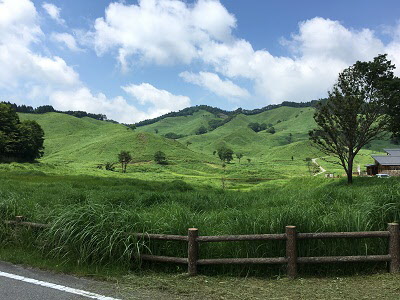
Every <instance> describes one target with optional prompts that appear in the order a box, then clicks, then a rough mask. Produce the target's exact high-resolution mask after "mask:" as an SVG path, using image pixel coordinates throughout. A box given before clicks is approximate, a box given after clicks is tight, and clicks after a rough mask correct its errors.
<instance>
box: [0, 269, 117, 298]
mask: <svg viewBox="0 0 400 300" xmlns="http://www.w3.org/2000/svg"><path fill="white" fill-rule="evenodd" d="M0 299H1V300H54V299H57V300H58V299H60V300H64V299H65V300H71V299H72V300H75V299H101V300H114V299H122V298H121V295H120V293H119V292H118V288H117V287H116V286H115V285H112V284H109V283H106V282H99V281H95V280H90V279H86V278H79V277H74V276H70V275H65V274H59V273H53V272H48V271H42V270H37V269H33V268H25V267H21V266H16V265H13V264H10V263H6V262H1V261H0Z"/></svg>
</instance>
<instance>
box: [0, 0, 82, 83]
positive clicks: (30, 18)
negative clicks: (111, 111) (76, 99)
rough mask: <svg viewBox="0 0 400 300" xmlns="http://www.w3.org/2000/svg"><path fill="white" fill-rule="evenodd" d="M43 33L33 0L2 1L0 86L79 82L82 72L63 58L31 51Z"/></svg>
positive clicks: (0, 9)
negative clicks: (31, 0)
mask: <svg viewBox="0 0 400 300" xmlns="http://www.w3.org/2000/svg"><path fill="white" fill-rule="evenodd" d="M42 36H43V32H42V30H41V29H40V26H39V25H38V14H37V11H36V9H35V7H34V5H33V4H32V2H30V1H28V0H5V1H3V2H0V65H1V69H0V87H1V88H3V89H8V90H9V89H16V88H18V87H20V86H21V85H26V84H28V83H29V84H30V85H32V84H34V83H35V82H36V83H37V82H41V83H45V84H46V85H52V86H54V87H61V86H71V85H75V84H77V83H78V82H79V75H78V74H77V73H76V72H75V71H74V69H73V68H71V67H70V66H68V65H67V63H66V62H65V61H64V60H63V59H62V58H60V57H58V56H52V57H48V56H42V55H40V54H37V53H34V52H33V51H32V50H31V46H32V44H36V43H38V42H39V41H40V38H41V37H42ZM26 81H29V82H28V83H27V82H26Z"/></svg>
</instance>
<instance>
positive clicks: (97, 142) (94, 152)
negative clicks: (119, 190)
mask: <svg viewBox="0 0 400 300" xmlns="http://www.w3.org/2000/svg"><path fill="white" fill-rule="evenodd" d="M20 118H21V119H22V120H25V119H29V120H36V121H37V122H38V123H39V124H40V125H41V126H42V127H43V129H44V132H45V156H44V157H43V159H42V161H43V162H64V163H79V164H91V165H93V164H99V163H104V162H108V161H110V162H113V161H116V157H117V154H118V153H119V152H120V151H121V150H127V151H130V152H131V154H132V156H133V159H134V162H138V161H149V160H153V156H154V153H155V152H156V151H158V150H161V151H164V152H165V153H166V155H167V157H168V158H169V159H170V160H174V161H207V157H205V156H204V155H202V154H199V153H196V152H193V151H192V150H190V149H187V147H186V146H184V145H183V144H181V143H179V142H177V141H174V140H169V139H165V138H163V137H160V136H157V135H155V134H150V133H146V132H136V131H132V130H130V129H129V128H127V127H125V126H123V125H120V124H113V123H109V122H104V121H98V120H94V119H91V118H86V117H85V118H81V119H79V118H75V117H72V116H69V115H65V114H59V113H47V114H44V115H35V114H20Z"/></svg>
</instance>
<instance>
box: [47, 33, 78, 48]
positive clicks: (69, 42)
mask: <svg viewBox="0 0 400 300" xmlns="http://www.w3.org/2000/svg"><path fill="white" fill-rule="evenodd" d="M51 38H52V39H53V40H54V41H56V42H58V43H61V44H63V45H64V46H66V47H67V48H68V49H69V50H71V51H73V52H80V51H83V49H82V48H80V47H79V46H78V44H77V42H76V40H75V37H74V36H73V35H71V34H69V33H66V32H64V33H52V34H51Z"/></svg>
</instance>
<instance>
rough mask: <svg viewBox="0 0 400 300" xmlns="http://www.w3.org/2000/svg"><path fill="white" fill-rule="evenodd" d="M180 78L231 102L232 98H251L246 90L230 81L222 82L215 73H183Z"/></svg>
mask: <svg viewBox="0 0 400 300" xmlns="http://www.w3.org/2000/svg"><path fill="white" fill-rule="evenodd" d="M179 76H180V77H182V78H183V79H184V80H185V81H186V82H190V83H193V84H196V85H198V86H202V87H204V88H206V89H208V90H209V91H211V92H213V93H214V94H216V95H218V96H221V97H224V98H227V99H230V100H232V98H234V99H237V98H248V97H250V94H249V92H248V91H247V90H246V89H244V88H241V87H240V86H238V85H236V84H234V83H233V82H232V81H230V80H222V79H221V78H220V77H219V76H218V74H215V73H210V72H199V73H198V74H194V73H191V72H182V73H180V74H179ZM234 99H233V100H234Z"/></svg>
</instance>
